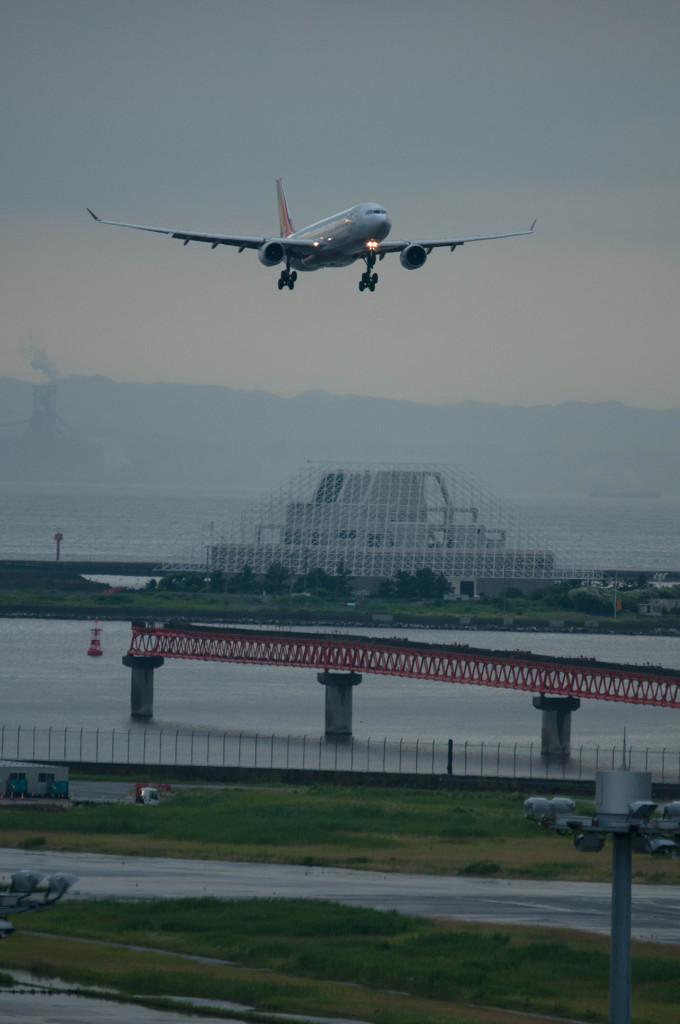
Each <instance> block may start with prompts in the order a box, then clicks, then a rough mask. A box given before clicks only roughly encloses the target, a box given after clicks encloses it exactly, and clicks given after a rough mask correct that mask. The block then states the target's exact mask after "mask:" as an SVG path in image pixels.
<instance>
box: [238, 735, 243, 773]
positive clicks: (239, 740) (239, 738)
mask: <svg viewBox="0 0 680 1024" xmlns="http://www.w3.org/2000/svg"><path fill="white" fill-rule="evenodd" d="M242 739H243V733H242V732H240V733H239V734H238V766H239V768H240V767H241V740H242Z"/></svg>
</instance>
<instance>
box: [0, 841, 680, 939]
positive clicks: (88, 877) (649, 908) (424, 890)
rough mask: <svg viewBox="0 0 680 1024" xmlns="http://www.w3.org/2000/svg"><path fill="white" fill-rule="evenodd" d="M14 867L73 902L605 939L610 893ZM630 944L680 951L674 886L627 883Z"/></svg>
mask: <svg viewBox="0 0 680 1024" xmlns="http://www.w3.org/2000/svg"><path fill="white" fill-rule="evenodd" d="M20 869H30V870H35V871H42V872H43V873H44V874H51V873H53V872H56V871H68V872H72V873H74V874H76V875H77V876H78V882H77V883H76V884H75V886H74V887H73V889H72V890H71V892H70V893H69V895H74V896H76V897H80V898H90V897H99V898H103V897H110V898H112V899H169V898H176V897H180V896H216V897H219V898H220V899H244V898H248V897H259V898H271V897H278V898H293V897H304V898H307V899H325V900H334V901H336V902H339V903H344V904H350V905H354V906H364V907H373V908H375V909H377V910H398V911H400V913H402V914H416V915H424V916H427V917H444V918H449V919H451V920H455V919H459V920H463V921H488V922H494V923H497V924H506V925H510V924H522V925H548V926H551V925H552V926H557V927H566V928H576V929H579V930H582V931H593V932H600V933H603V934H608V933H609V925H610V920H609V916H610V886H609V885H608V884H607V883H596V882H531V881H517V880H510V879H502V878H498V879H496V878H494V879H480V878H461V877H458V876H451V877H448V876H446V877H442V876H436V875H407V874H399V873H382V872H377V871H352V870H347V869H343V868H317V867H305V866H303V865H282V864H242V863H234V862H228V861H195V860H170V859H165V858H162V857H117V856H110V855H105V854H90V853H53V852H50V851H39V852H36V851H32V850H11V849H1V850H0V875H1V876H2V877H1V879H0V881H4V882H9V876H10V875H11V874H12V873H13V872H14V871H18V870H20ZM632 934H633V937H634V938H636V939H642V940H645V941H649V942H663V943H678V944H680V886H670V885H662V886H654V885H634V886H633V926H632Z"/></svg>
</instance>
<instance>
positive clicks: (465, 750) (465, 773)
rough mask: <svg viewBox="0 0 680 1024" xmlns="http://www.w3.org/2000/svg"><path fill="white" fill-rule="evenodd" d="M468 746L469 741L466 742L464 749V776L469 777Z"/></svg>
mask: <svg viewBox="0 0 680 1024" xmlns="http://www.w3.org/2000/svg"><path fill="white" fill-rule="evenodd" d="M467 745H468V741H467V740H466V741H465V745H464V747H463V775H467Z"/></svg>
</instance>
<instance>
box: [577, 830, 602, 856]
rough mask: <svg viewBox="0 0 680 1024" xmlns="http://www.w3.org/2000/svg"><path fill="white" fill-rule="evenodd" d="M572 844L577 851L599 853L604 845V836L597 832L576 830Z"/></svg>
mask: <svg viewBox="0 0 680 1024" xmlns="http://www.w3.org/2000/svg"><path fill="white" fill-rule="evenodd" d="M574 846H575V847H576V849H577V850H578V851H579V853H599V852H600V850H601V849H602V847H603V846H604V836H602V835H600V833H599V832H577V833H576V835H575V836H574Z"/></svg>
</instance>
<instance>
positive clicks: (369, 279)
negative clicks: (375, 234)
mask: <svg viewBox="0 0 680 1024" xmlns="http://www.w3.org/2000/svg"><path fill="white" fill-rule="evenodd" d="M375 259H376V258H375V255H374V254H373V253H371V254H369V255H367V256H365V257H364V261H365V263H366V270H365V271H364V272H363V274H362V275H361V280H360V281H359V291H360V292H363V291H364V290H365V289H366V288H368V290H369V292H374V291H375V286H376V284H377V283H378V275H377V274H373V273H371V271H372V270H373V267H374V266H375Z"/></svg>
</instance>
